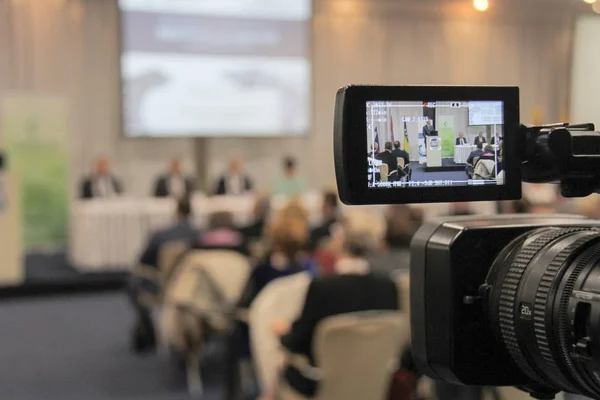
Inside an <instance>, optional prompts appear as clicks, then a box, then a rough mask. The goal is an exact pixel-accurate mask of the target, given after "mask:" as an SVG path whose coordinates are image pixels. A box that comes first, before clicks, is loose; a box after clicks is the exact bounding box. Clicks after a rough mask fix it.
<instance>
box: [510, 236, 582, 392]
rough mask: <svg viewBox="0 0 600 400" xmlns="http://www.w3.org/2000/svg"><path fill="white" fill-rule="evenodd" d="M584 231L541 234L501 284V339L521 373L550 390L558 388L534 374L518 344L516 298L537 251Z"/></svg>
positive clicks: (511, 268) (517, 260) (522, 251)
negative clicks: (568, 235)
mask: <svg viewBox="0 0 600 400" xmlns="http://www.w3.org/2000/svg"><path fill="white" fill-rule="evenodd" d="M580 230H581V229H577V228H575V229H556V228H555V229H551V230H548V231H546V232H544V233H542V234H541V236H539V237H538V238H536V239H535V240H534V241H533V242H531V243H529V244H527V245H526V246H525V247H524V248H523V249H521V250H520V251H519V252H518V254H517V255H516V257H515V258H514V260H513V261H512V263H511V266H510V268H509V270H508V272H507V274H506V277H505V279H504V282H503V283H502V289H501V294H500V301H499V310H498V311H499V322H500V331H501V333H502V339H503V340H504V343H505V344H506V347H507V349H508V351H509V352H510V355H511V357H512V358H513V360H514V361H515V362H516V363H517V365H518V366H519V368H520V369H521V371H523V372H524V373H525V374H527V375H528V376H529V377H530V378H531V379H533V380H535V381H536V382H538V383H541V384H543V385H546V386H549V387H555V385H554V384H553V383H552V382H547V381H546V380H545V379H544V378H543V377H542V376H541V375H540V374H538V372H537V371H535V370H534V369H533V368H532V367H531V365H530V364H529V362H528V361H527V359H526V358H525V355H524V354H523V352H522V350H521V348H520V346H519V342H518V340H517V335H516V332H515V321H514V318H515V300H516V297H517V291H518V289H519V284H520V282H521V279H522V277H523V274H524V273H525V270H526V269H527V266H528V265H529V263H530V262H531V260H533V258H534V257H535V256H536V255H537V254H538V252H539V251H540V250H541V249H542V248H544V247H545V246H546V245H548V244H549V243H550V242H552V241H554V240H556V239H558V238H559V237H561V236H562V235H564V234H566V233H569V232H573V231H580Z"/></svg>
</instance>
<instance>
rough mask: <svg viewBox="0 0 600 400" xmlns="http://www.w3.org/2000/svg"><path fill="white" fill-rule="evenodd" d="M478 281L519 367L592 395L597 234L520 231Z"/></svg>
mask: <svg viewBox="0 0 600 400" xmlns="http://www.w3.org/2000/svg"><path fill="white" fill-rule="evenodd" d="M486 284H487V287H488V288H490V291H489V293H488V300H489V301H488V303H487V304H488V307H489V308H488V313H489V314H488V315H489V318H490V322H491V324H492V327H493V329H494V331H495V334H496V337H497V339H498V341H499V342H501V343H503V346H504V347H505V348H506V349H507V351H508V352H509V353H510V355H511V357H512V359H513V360H514V361H515V363H516V364H517V365H518V367H519V368H520V370H521V371H522V372H523V373H524V374H525V375H527V376H528V377H529V378H530V379H531V380H533V381H535V382H537V383H538V384H539V385H542V386H544V387H548V388H552V389H555V390H562V391H566V392H571V393H580V394H584V395H586V396H589V397H593V398H600V363H597V362H594V359H596V360H600V348H599V346H598V344H599V342H598V340H599V339H600V231H598V230H597V229H594V228H577V227H573V228H553V227H549V228H540V229H536V230H534V231H531V232H528V233H526V234H524V235H522V236H520V237H518V238H517V239H515V240H514V241H513V242H512V243H511V244H510V245H509V246H507V247H506V248H505V249H504V250H503V251H502V252H501V253H500V254H499V255H498V257H497V258H496V260H495V261H494V264H493V266H492V268H491V270H490V272H489V274H488V277H487V282H486ZM596 352H598V353H596Z"/></svg>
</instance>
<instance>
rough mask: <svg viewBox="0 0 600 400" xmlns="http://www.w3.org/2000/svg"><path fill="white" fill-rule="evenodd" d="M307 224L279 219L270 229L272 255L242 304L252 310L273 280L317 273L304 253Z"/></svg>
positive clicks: (253, 277) (260, 268)
mask: <svg viewBox="0 0 600 400" xmlns="http://www.w3.org/2000/svg"><path fill="white" fill-rule="evenodd" d="M307 232H308V230H307V226H306V222H305V221H304V220H302V219H299V218H296V217H281V216H278V217H277V218H276V220H275V221H273V223H272V225H271V226H270V227H269V228H268V229H267V231H266V235H267V236H268V241H269V246H270V252H269V255H268V256H267V257H266V260H264V261H263V262H261V263H259V265H257V267H256V268H255V269H254V271H253V272H252V275H251V276H250V279H249V281H248V285H247V286H246V289H245V290H244V294H243V296H242V298H241V300H240V302H239V306H240V307H241V308H248V307H250V304H252V301H254V299H255V298H256V296H258V294H259V293H260V291H261V290H262V289H263V288H264V287H265V286H266V285H267V284H268V283H269V282H271V281H272V280H274V279H277V278H281V277H283V276H288V275H291V274H294V273H297V272H302V271H311V272H315V266H314V264H313V262H312V261H311V260H310V259H309V258H308V257H307V256H306V254H305V253H304V249H305V247H306V243H307V240H308V234H307Z"/></svg>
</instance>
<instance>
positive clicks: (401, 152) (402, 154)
mask: <svg viewBox="0 0 600 400" xmlns="http://www.w3.org/2000/svg"><path fill="white" fill-rule="evenodd" d="M392 155H393V156H394V157H396V158H397V159H398V158H402V159H403V160H404V166H405V167H406V166H407V165H408V164H410V156H409V155H408V152H407V151H405V150H402V149H401V148H400V142H399V141H397V140H396V141H395V142H394V150H393V151H392Z"/></svg>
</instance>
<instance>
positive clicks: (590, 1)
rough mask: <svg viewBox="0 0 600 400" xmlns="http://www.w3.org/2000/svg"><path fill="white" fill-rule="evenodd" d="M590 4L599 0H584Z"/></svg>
mask: <svg viewBox="0 0 600 400" xmlns="http://www.w3.org/2000/svg"><path fill="white" fill-rule="evenodd" d="M583 1H585V2H586V3H588V4H594V3H595V2H596V1H597V0H583Z"/></svg>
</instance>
